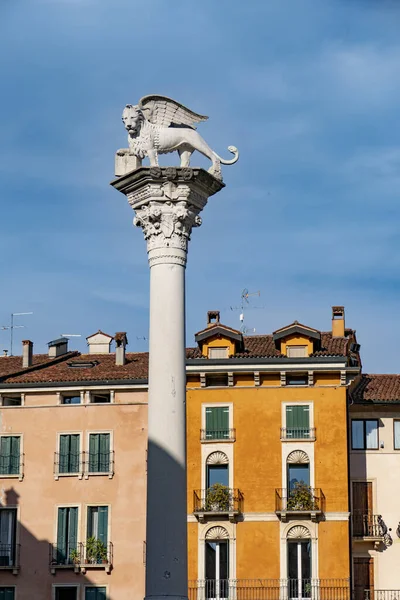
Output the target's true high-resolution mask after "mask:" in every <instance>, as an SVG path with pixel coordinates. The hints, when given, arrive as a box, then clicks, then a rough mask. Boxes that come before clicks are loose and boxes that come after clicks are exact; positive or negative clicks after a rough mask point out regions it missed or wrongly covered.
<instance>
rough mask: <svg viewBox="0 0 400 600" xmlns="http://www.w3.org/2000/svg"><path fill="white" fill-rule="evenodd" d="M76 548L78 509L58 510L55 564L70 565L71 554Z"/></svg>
mask: <svg viewBox="0 0 400 600" xmlns="http://www.w3.org/2000/svg"><path fill="white" fill-rule="evenodd" d="M77 546H78V508H77V507H76V506H68V507H65V508H59V509H58V519H57V564H59V565H68V564H72V562H73V561H72V558H71V552H72V550H76V549H77Z"/></svg>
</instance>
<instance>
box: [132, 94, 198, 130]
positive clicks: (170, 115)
mask: <svg viewBox="0 0 400 600" xmlns="http://www.w3.org/2000/svg"><path fill="white" fill-rule="evenodd" d="M139 108H140V109H141V110H142V112H143V114H144V116H145V119H147V121H150V123H154V124H155V125H161V126H162V127H169V126H170V125H172V124H173V125H184V126H185V127H191V128H192V129H196V127H195V123H200V122H201V121H207V119H208V117H206V116H204V115H198V114H197V113H195V112H193V111H192V110H190V109H189V108H186V106H183V104H180V103H179V102H176V101H175V100H172V99H171V98H167V97H166V96H155V95H151V96H143V98H141V99H140V101H139Z"/></svg>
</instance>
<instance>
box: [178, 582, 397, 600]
mask: <svg viewBox="0 0 400 600" xmlns="http://www.w3.org/2000/svg"><path fill="white" fill-rule="evenodd" d="M188 588H189V589H188V597H189V600H295V599H297V600H301V599H308V598H310V599H311V600H351V593H350V582H349V580H348V579H204V580H197V581H189V586H188ZM368 600H369V599H368ZM371 600H372V599H371ZM379 600H381V599H379ZM382 600H395V599H394V598H382ZM397 600H398V599H397Z"/></svg>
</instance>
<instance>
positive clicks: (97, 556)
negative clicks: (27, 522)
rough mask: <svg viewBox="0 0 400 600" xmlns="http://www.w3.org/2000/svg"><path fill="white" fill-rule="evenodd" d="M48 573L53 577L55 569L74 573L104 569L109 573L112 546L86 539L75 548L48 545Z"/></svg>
mask: <svg viewBox="0 0 400 600" xmlns="http://www.w3.org/2000/svg"><path fill="white" fill-rule="evenodd" d="M49 550H50V560H49V563H50V571H51V573H52V574H53V575H54V574H55V572H56V569H73V570H74V571H75V573H79V572H82V573H86V571H87V569H105V571H106V572H107V573H110V572H111V568H112V561H113V545H112V543H111V542H109V543H108V544H103V543H102V542H100V540H96V539H93V540H92V539H88V540H87V541H86V542H85V543H78V544H76V546H75V547H69V546H67V547H62V548H61V547H60V546H58V544H50V549H49Z"/></svg>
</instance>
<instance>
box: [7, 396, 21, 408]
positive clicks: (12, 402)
mask: <svg viewBox="0 0 400 600" xmlns="http://www.w3.org/2000/svg"><path fill="white" fill-rule="evenodd" d="M2 400H3V402H2V404H3V406H21V404H22V398H21V396H20V395H19V396H2Z"/></svg>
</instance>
